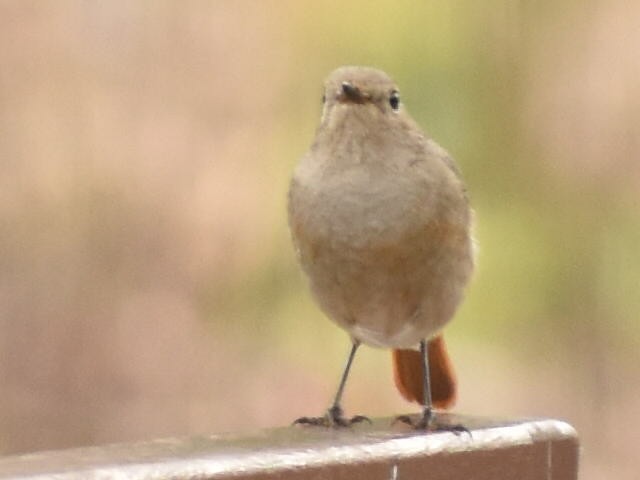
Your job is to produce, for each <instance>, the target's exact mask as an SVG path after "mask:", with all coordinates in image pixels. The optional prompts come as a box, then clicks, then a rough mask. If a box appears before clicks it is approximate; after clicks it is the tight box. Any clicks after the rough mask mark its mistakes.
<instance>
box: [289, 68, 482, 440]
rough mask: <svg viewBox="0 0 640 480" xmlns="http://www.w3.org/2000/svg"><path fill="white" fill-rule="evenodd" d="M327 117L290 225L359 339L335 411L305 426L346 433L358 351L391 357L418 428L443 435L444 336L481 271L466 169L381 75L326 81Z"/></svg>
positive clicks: (449, 373)
mask: <svg viewBox="0 0 640 480" xmlns="http://www.w3.org/2000/svg"><path fill="white" fill-rule="evenodd" d="M322 101H323V106H322V116H321V119H320V123H319V126H318V128H317V130H316V133H315V138H314V140H313V142H312V144H311V147H310V148H309V150H308V152H307V153H306V154H305V155H304V156H303V157H302V158H301V159H300V161H299V163H298V164H297V166H296V167H295V170H294V172H293V175H292V178H291V182H290V186H289V193H288V206H287V209H288V221H289V227H290V232H291V237H292V241H293V246H294V249H295V252H296V256H297V259H298V261H299V263H300V265H301V268H302V270H303V272H304V273H305V274H306V277H307V279H308V283H309V286H310V290H311V292H312V295H313V297H314V299H315V300H316V302H317V304H318V305H319V307H320V309H321V310H322V311H323V312H324V313H325V314H326V316H327V317H328V318H329V319H330V320H332V321H333V322H334V323H336V324H337V325H338V326H339V327H341V328H342V329H344V330H345V331H346V332H347V333H348V334H349V336H350V338H351V349H350V351H349V356H348V359H347V362H346V366H345V368H344V371H343V374H342V377H341V379H340V383H339V387H338V390H337V392H336V395H335V397H334V400H333V403H332V404H331V406H330V408H329V409H328V410H327V412H326V414H324V415H322V416H320V417H302V418H299V419H298V420H296V422H294V423H297V424H310V425H324V426H329V427H343V426H349V425H352V424H354V423H357V422H361V421H363V420H367V419H368V418H367V417H365V416H363V415H356V416H354V417H351V418H348V417H346V416H345V415H344V411H343V408H342V396H343V391H344V387H345V384H346V380H347V377H348V375H349V371H350V368H351V365H352V362H353V359H354V357H355V354H356V351H357V349H358V348H359V346H360V345H362V344H365V345H368V346H372V347H378V348H386V349H391V351H392V362H393V372H394V381H395V385H396V387H397V389H398V390H399V392H400V394H401V395H402V396H403V397H404V398H405V399H406V400H408V401H410V402H416V403H418V404H420V405H421V407H422V412H421V413H422V414H421V415H420V416H419V419H418V420H417V421H414V420H412V419H411V418H410V417H408V416H400V417H398V418H399V419H400V420H401V421H403V422H405V423H410V424H411V425H413V426H414V427H415V428H419V429H427V430H438V429H446V428H447V426H446V424H445V423H446V422H442V421H440V420H439V419H438V416H437V413H436V411H435V408H437V409H446V408H450V407H451V406H452V405H453V403H454V402H455V399H456V391H457V382H456V378H455V374H454V371H453V367H452V363H451V361H450V358H449V355H448V353H447V349H446V345H445V342H444V338H443V335H442V329H443V327H444V326H445V325H446V324H447V323H448V322H449V321H450V320H451V319H452V318H453V316H454V313H455V311H456V309H457V308H458V306H459V305H460V303H461V301H462V300H463V296H464V293H465V290H466V286H467V284H468V282H469V280H470V278H471V276H472V272H473V269H474V257H475V245H474V240H473V238H472V224H473V212H472V210H471V208H470V205H469V199H468V194H467V190H466V188H465V185H464V182H463V180H462V176H461V173H460V170H459V168H458V167H457V165H456V163H455V162H454V160H453V159H452V158H451V156H450V155H449V154H448V153H447V151H446V150H445V149H443V148H442V147H440V146H439V145H438V144H437V143H436V142H435V141H434V140H433V139H431V138H430V137H429V136H428V135H427V134H425V133H424V132H423V130H422V129H421V128H420V127H419V126H418V125H417V123H416V122H415V121H414V120H413V119H412V118H411V116H410V115H409V113H408V112H407V109H406V107H405V106H404V104H403V102H401V100H400V92H399V89H398V86H397V85H396V84H395V82H394V81H393V80H392V79H391V78H390V77H389V75H387V74H386V73H385V72H384V71H382V70H379V69H376V68H373V67H363V66H343V67H340V68H337V69H336V70H334V71H333V72H331V73H330V74H329V76H328V77H327V79H326V80H325V83H324V95H323V99H322Z"/></svg>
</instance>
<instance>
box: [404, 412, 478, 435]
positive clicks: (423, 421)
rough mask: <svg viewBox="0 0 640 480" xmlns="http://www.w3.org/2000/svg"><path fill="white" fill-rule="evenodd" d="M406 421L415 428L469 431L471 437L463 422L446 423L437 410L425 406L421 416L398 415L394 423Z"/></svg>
mask: <svg viewBox="0 0 640 480" xmlns="http://www.w3.org/2000/svg"><path fill="white" fill-rule="evenodd" d="M397 422H400V423H404V424H406V425H409V426H410V427H412V428H413V429H415V430H426V431H428V432H451V433H455V434H456V435H460V434H462V433H467V434H468V435H469V436H470V437H471V432H470V431H469V429H468V428H467V427H465V426H464V425H462V424H461V423H446V422H443V421H441V420H440V419H438V416H437V415H436V412H434V411H433V410H432V409H430V408H425V409H424V411H423V412H422V415H421V416H420V417H418V418H417V419H416V418H412V417H411V416H409V415H400V416H399V417H396V418H395V419H394V421H393V423H394V424H395V423H397Z"/></svg>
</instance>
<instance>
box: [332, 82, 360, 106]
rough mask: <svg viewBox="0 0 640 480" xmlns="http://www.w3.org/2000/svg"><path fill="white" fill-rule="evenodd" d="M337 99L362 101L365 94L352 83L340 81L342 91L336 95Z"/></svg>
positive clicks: (354, 101)
mask: <svg viewBox="0 0 640 480" xmlns="http://www.w3.org/2000/svg"><path fill="white" fill-rule="evenodd" d="M338 99H339V100H341V101H342V102H353V103H362V101H363V100H365V95H364V94H363V93H362V90H360V89H359V88H358V87H356V86H355V85H354V84H353V83H351V82H342V92H340V95H338Z"/></svg>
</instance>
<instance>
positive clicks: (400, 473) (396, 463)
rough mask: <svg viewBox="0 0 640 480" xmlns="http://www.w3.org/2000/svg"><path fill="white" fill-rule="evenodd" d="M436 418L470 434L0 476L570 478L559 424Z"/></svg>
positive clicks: (107, 452)
mask: <svg viewBox="0 0 640 480" xmlns="http://www.w3.org/2000/svg"><path fill="white" fill-rule="evenodd" d="M440 415H442V417H441V418H443V417H444V418H446V419H447V421H448V422H451V423H454V424H455V423H461V424H464V425H465V426H466V427H467V428H469V430H470V431H471V435H468V434H466V433H462V434H459V435H456V434H454V433H449V432H438V433H424V432H416V431H413V430H410V429H409V428H408V427H406V426H405V425H402V424H396V425H391V422H392V419H377V420H375V421H374V422H373V424H371V425H369V424H359V425H357V426H354V427H353V428H349V429H339V430H330V429H325V428H322V427H308V426H306V427H302V426H295V427H284V428H276V429H269V430H262V431H258V432H255V433H249V434H224V435H212V436H207V437H193V438H184V439H166V440H155V441H150V442H144V443H135V444H116V445H107V446H102V447H88V448H78V449H72V450H61V451H51V452H41V453H32V454H27V455H19V456H12V457H4V458H0V479H9V478H13V479H27V478H29V479H43V478H56V479H59V480H66V479H80V478H83V479H84V478H119V479H143V478H144V479H148V478H153V479H157V480H165V479H172V480H178V479H218V478H222V479H226V478H233V479H265V480H266V479H276V478H277V479H320V478H327V479H389V480H413V479H426V478H428V479H429V480H440V479H457V478H460V479H468V478H473V479H474V480H484V479H487V480H489V479H496V478H500V479H502V480H511V479H513V480H537V479H545V480H560V479H562V480H569V479H571V480H574V479H576V478H577V470H578V438H577V435H576V432H575V430H574V429H573V427H571V426H570V425H568V424H567V423H564V422H561V421H558V420H545V419H538V420H519V421H514V420H511V421H508V420H507V421H500V420H493V419H492V420H489V419H483V418H475V417H466V416H455V415H444V414H440Z"/></svg>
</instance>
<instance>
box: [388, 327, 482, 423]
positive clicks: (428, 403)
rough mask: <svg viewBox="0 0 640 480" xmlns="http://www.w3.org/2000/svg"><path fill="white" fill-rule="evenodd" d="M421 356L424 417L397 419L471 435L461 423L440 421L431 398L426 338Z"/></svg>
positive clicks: (402, 416) (402, 417)
mask: <svg viewBox="0 0 640 480" xmlns="http://www.w3.org/2000/svg"><path fill="white" fill-rule="evenodd" d="M420 356H421V357H422V375H423V377H422V388H423V399H424V400H423V404H422V417H421V418H420V419H419V420H418V421H417V422H414V421H413V420H412V419H411V417H410V416H408V415H401V416H399V417H398V418H396V420H395V421H400V422H402V423H406V424H408V425H411V426H412V427H414V428H415V429H416V430H427V431H435V432H442V431H445V432H453V433H455V434H456V435H458V434H460V433H462V432H466V433H468V434H469V435H471V433H470V432H469V430H468V429H467V428H466V427H465V426H464V425H461V424H449V423H444V422H440V421H439V420H438V418H437V415H436V412H435V411H434V410H433V403H432V400H431V375H430V373H429V355H428V352H427V342H426V340H424V339H423V340H421V341H420Z"/></svg>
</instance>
